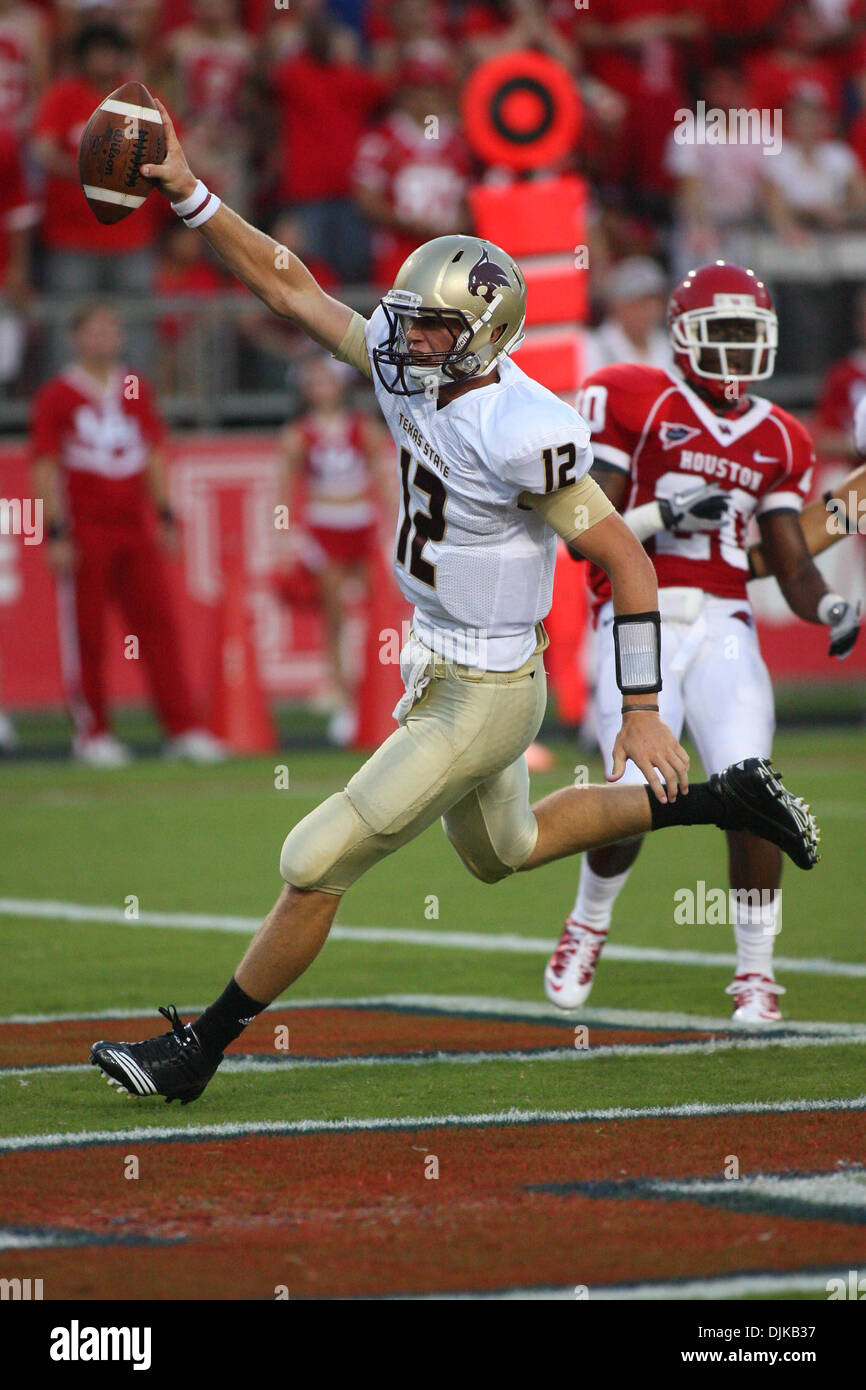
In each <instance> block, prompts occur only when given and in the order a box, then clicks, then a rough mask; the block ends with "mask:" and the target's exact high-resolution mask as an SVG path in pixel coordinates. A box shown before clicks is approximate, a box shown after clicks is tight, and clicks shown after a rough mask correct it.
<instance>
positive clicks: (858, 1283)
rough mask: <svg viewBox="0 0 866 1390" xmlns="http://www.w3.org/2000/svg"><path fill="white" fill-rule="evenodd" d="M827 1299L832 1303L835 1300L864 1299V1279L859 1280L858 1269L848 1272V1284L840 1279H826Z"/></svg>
mask: <svg viewBox="0 0 866 1390" xmlns="http://www.w3.org/2000/svg"><path fill="white" fill-rule="evenodd" d="M825 1287H826V1289H827V1298H828V1300H829V1302H831V1303H832V1302H833V1300H834V1299H837V1298H854V1299H860V1300H862V1299H864V1298H866V1277H864V1278H862V1279H861V1278H860V1271H859V1269H849V1270H848V1282H847V1283H846V1282H845V1280H844V1279H842V1278H836V1279H828V1280H827V1283H826V1286H825Z"/></svg>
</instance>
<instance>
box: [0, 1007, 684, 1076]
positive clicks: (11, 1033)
mask: <svg viewBox="0 0 866 1390" xmlns="http://www.w3.org/2000/svg"><path fill="white" fill-rule="evenodd" d="M576 1026H577V1027H580V1026H583V1025H582V1024H580V1022H579V1021H577V1022H576V1021H575V1020H568V1019H563V1021H562V1022H561V1023H560V1022H558V1021H555V1020H554V1021H551V1022H545V1021H539V1022H537V1023H536V1022H531V1021H527V1020H525V1019H520V1020H514V1019H509V1018H468V1017H466V1016H464V1015H460V1014H457V1015H453V1014H441V1013H427V1014H425V1013H422V1012H418V1013H416V1012H414V1011H411V1010H402V1009H392V1008H375V1009H353V1008H346V1009H341V1008H322V1009H316V1008H311V1009H284V1010H280V1011H276V1010H275V1011H272V1012H269V1013H267V1014H264V1015H260V1016H259V1018H257V1019H256V1020H255V1022H254V1023H252V1024H251V1025H250V1026H249V1028H247V1029H246V1031H245V1032H244V1034H243V1036H242V1037H241V1038H240V1039H239V1040H238V1042H237V1043H235V1044H233V1046H232V1048H231V1051H230V1053H229V1055H230V1056H233V1055H240V1054H243V1053H265V1054H270V1055H271V1056H274V1055H276V1056H279V1057H283V1056H285V1057H365V1056H382V1055H389V1054H393V1055H395V1056H404V1055H405V1056H408V1055H410V1054H412V1053H424V1052H500V1051H502V1052H505V1051H509V1050H524V1049H529V1048H545V1047H573V1046H574V1041H575V1035H574V1030H575V1027H576ZM586 1026H587V1028H588V1044H589V1047H590V1048H592V1047H599V1046H602V1045H604V1046H610V1045H611V1044H614V1043H650V1044H652V1043H665V1042H691V1041H701V1040H709V1037H710V1034H708V1033H699V1032H686V1031H679V1030H672V1029H667V1030H662V1029H645V1028H643V1029H637V1028H603V1027H601V1026H599V1025H597V1024H594V1023H590V1024H588V1025H586ZM278 1028H288V1030H289V1046H288V1050H286V1049H284V1048H282V1047H280V1048H277V1046H276V1031H275V1030H276V1029H278ZM165 1031H166V1029H165V1024H164V1021H163V1020H162V1019H161V1018H160V1017H159V1015H156V1016H154V1015H149V1016H144V1015H143V1016H142V1017H141V1018H124V1019H96V1020H92V1021H91V1020H87V1019H85V1020H83V1021H82V1020H79V1019H75V1020H71V1021H66V1022H59V1023H0V1067H15V1066H18V1067H21V1066H37V1065H39V1066H54V1065H58V1064H60V1063H64V1062H85V1061H86V1060H87V1056H88V1053H89V1051H90V1047H91V1044H92V1043H93V1042H95V1041H96V1039H97V1038H111V1039H123V1040H125V1041H132V1042H137V1041H138V1040H139V1039H141V1038H147V1037H152V1036H153V1035H154V1034H155V1033H161V1032H165Z"/></svg>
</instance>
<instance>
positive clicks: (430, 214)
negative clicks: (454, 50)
mask: <svg viewBox="0 0 866 1390" xmlns="http://www.w3.org/2000/svg"><path fill="white" fill-rule="evenodd" d="M450 83H451V74H450V73H449V71H448V69H447V68H443V67H442V66H441V65H439V64H438V63H431V62H429V61H428V60H426V59H424V58H410V61H409V62H407V64H406V65H405V67H404V68H403V69H402V70H401V73H400V76H399V80H398V89H397V96H396V101H395V105H394V109H393V110H392V111H391V113H390V115H388V116H386V117H385V119H384V121H382V122H381V123H380V124H379V125H378V126H376V127H375V128H374V129H373V130H370V131H368V133H367V134H366V135H365V136H364V138H363V140H362V141H361V143H360V146H359V148H358V157H357V161H356V164H355V175H354V177H355V189H356V197H357V201H358V207H359V208H360V210H361V212H362V213H363V214H364V216H365V217H367V218H369V220H370V222H371V223H372V224H373V226H374V228H375V236H374V268H373V278H374V280H375V281H376V284H377V285H390V284H392V282H393V280H394V277H395V275H396V274H397V271H398V270H399V269H400V266H401V265H402V264H403V262H404V261H405V259H406V257H407V256H408V255H410V253H411V252H412V251H414V250H415V247H416V246H418V244H419V243H420V242H422V241H428V240H429V239H430V238H431V237H436V236H442V235H444V234H445V233H446V232H462V231H468V230H469V229H470V226H469V215H468V212H467V209H466V201H465V200H466V192H467V187H468V179H469V169H470V159H469V153H468V150H467V148H466V144H465V142H464V139H463V135H462V133H461V131H460V128H459V125H458V124H457V122H456V120H455V118H454V116H453V115H452V109H453V106H452V97H451V89H450Z"/></svg>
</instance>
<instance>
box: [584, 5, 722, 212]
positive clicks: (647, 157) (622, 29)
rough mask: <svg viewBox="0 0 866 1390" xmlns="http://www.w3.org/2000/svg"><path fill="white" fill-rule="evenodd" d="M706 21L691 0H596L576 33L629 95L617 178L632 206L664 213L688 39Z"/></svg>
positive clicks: (592, 61)
mask: <svg viewBox="0 0 866 1390" xmlns="http://www.w3.org/2000/svg"><path fill="white" fill-rule="evenodd" d="M702 29H703V20H702V18H701V16H700V15H699V14H697V13H696V12H695V6H694V4H693V3H692V2H691V0H592V3H591V5H590V7H589V9H588V10H587V11H586V13H585V14H581V15H580V22H579V26H578V34H579V39H580V43H581V44H582V45H583V46H584V49H585V54H586V63H587V67H588V69H589V71H590V73H591V74H592V75H593V76H594V77H596V78H598V79H599V80H600V81H602V82H604V83H605V84H606V86H608V87H612V88H613V90H614V91H616V92H619V93H620V95H621V96H622V97H624V98H625V99H626V101H627V102H628V115H627V117H626V122H625V137H624V145H625V148H626V151H627V160H626V161H625V163H624V167H623V168H622V169H621V171H620V179H621V182H622V186H623V189H624V191H625V192H626V194H627V195H628V200H629V202H630V203H631V205H632V206H633V207H634V208H635V209H640V210H642V211H643V212H644V214H645V215H649V216H651V217H654V218H658V217H664V216H666V215H667V208H668V200H669V197H670V193H671V190H672V184H671V178H670V174H669V173H668V171H667V169H666V168H665V163H664V157H665V148H666V144H667V139H668V136H669V134H670V131H671V127H672V125H673V121H674V118H675V114H676V112H677V111H678V110H680V109H682V108H683V107H686V106H687V105H688V100H687V98H688V91H687V87H686V81H685V76H686V44H687V42H688V41H689V40H691V39H694V38H696V37H697V36H699V35H700V33H701V32H702Z"/></svg>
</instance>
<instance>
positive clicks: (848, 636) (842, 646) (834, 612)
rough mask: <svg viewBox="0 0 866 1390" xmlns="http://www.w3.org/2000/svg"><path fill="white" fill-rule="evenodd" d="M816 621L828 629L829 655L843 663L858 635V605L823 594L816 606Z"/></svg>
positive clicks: (836, 595) (836, 596)
mask: <svg viewBox="0 0 866 1390" xmlns="http://www.w3.org/2000/svg"><path fill="white" fill-rule="evenodd" d="M818 621H819V622H821V623H824V624H825V626H826V627H829V629H830V655H831V656H835V657H837V658H838V659H839V661H844V660H845V657H846V656H850V655H851V652H852V651H853V650H854V644H855V642H856V641H857V638H858V636H859V634H860V605H859V603H858V604H857V606H856V607H855V606H854V604H853V603H849V602H848V600H847V599H844V598H842V596H841V594H825V595H824V597H823V598H822V599H821V602H820V603H819V604H818Z"/></svg>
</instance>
